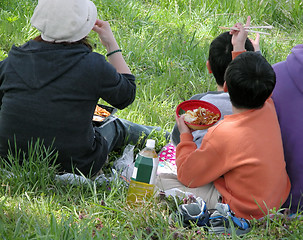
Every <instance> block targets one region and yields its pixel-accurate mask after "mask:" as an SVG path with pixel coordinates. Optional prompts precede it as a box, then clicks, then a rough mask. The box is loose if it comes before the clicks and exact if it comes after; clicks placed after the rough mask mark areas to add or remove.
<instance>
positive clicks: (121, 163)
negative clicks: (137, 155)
mask: <svg viewBox="0 0 303 240" xmlns="http://www.w3.org/2000/svg"><path fill="white" fill-rule="evenodd" d="M134 148H135V146H134V145H130V144H128V145H127V146H126V147H125V149H124V151H123V154H122V156H121V157H120V158H118V159H117V160H116V161H114V165H113V167H114V168H115V169H116V170H117V172H118V173H119V174H121V175H122V176H123V177H125V178H126V179H127V180H129V181H130V178H131V176H132V174H133V170H134V165H135V162H134Z"/></svg>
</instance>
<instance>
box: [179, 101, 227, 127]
mask: <svg viewBox="0 0 303 240" xmlns="http://www.w3.org/2000/svg"><path fill="white" fill-rule="evenodd" d="M199 107H201V108H205V109H208V110H209V111H211V112H213V113H215V114H219V118H218V120H217V121H215V122H213V123H211V124H207V125H199V124H193V123H189V122H186V121H185V123H186V125H187V126H188V127H189V128H191V129H193V130H203V129H207V128H209V127H211V126H213V125H214V124H215V123H216V122H218V121H219V120H220V118H221V112H220V110H219V109H218V108H217V107H216V106H215V105H213V104H211V103H209V102H206V101H202V100H187V101H184V102H182V103H180V104H179V105H178V106H177V109H176V115H177V117H180V116H181V115H182V114H184V113H185V112H186V111H187V110H192V111H193V110H194V109H198V108H199Z"/></svg>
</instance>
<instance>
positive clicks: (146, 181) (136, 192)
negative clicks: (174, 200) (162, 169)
mask: <svg viewBox="0 0 303 240" xmlns="http://www.w3.org/2000/svg"><path fill="white" fill-rule="evenodd" d="M158 164H159V159H158V155H157V153H156V151H155V140H153V139H147V141H146V146H145V148H144V149H143V150H141V151H140V152H139V153H138V155H137V156H136V161H135V166H134V170H133V174H132V177H131V180H130V185H129V188H128V193H127V198H126V201H127V203H128V204H140V203H142V201H143V200H144V199H148V198H151V197H152V196H153V194H154V187H155V185H154V184H155V180H156V174H157V168H158Z"/></svg>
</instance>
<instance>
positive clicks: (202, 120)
mask: <svg viewBox="0 0 303 240" xmlns="http://www.w3.org/2000/svg"><path fill="white" fill-rule="evenodd" d="M184 115H185V116H184V121H186V122H188V123H192V124H197V125H209V124H212V123H214V122H216V121H218V120H219V118H220V114H218V113H214V112H212V111H210V110H208V109H205V108H202V107H199V108H197V109H194V110H187V111H186V112H185V113H184Z"/></svg>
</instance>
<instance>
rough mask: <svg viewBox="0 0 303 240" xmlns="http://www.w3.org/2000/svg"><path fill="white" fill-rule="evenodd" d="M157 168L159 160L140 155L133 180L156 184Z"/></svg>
mask: <svg viewBox="0 0 303 240" xmlns="http://www.w3.org/2000/svg"><path fill="white" fill-rule="evenodd" d="M157 167H158V158H149V157H144V156H142V155H140V154H138V156H137V158H136V162H135V166H134V171H133V175H132V177H131V179H133V180H135V181H137V182H144V183H148V184H154V182H155V179H156V172H157Z"/></svg>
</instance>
